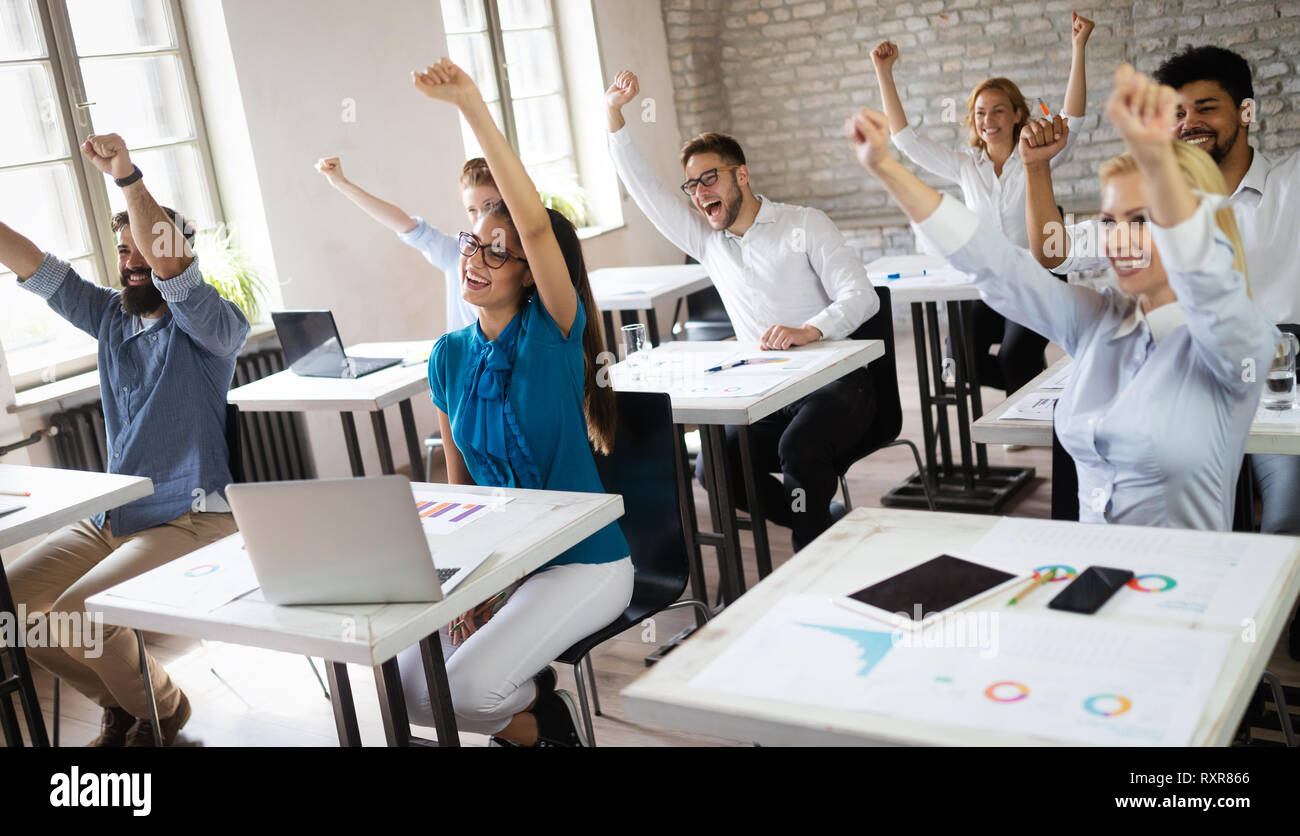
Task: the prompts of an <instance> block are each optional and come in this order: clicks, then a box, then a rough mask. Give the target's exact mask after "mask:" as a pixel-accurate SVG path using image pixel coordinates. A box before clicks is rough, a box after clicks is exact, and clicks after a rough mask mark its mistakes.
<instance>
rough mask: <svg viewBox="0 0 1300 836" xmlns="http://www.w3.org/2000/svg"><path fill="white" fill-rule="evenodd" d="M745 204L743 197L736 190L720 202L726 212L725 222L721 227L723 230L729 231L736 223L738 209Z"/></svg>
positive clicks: (738, 214) (738, 213)
mask: <svg viewBox="0 0 1300 836" xmlns="http://www.w3.org/2000/svg"><path fill="white" fill-rule="evenodd" d="M744 202H745V196H744V195H743V194H741V193H740V189H736V191H735V192H734V193H733V194H730V195H728V196H727V197H725V198H723V200H722V208H724V209H726V210H727V217H726V222H725V223H724V224H723V225H722V228H723V229H731V227H732V226H734V225H735V223H736V218H738V217H740V207H741V206H742V205H743V204H744Z"/></svg>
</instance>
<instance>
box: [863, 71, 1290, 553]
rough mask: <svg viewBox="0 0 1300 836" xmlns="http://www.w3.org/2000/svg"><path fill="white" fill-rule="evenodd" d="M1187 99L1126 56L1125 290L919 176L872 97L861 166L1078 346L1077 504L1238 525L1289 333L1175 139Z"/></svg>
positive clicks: (998, 297)
mask: <svg viewBox="0 0 1300 836" xmlns="http://www.w3.org/2000/svg"><path fill="white" fill-rule="evenodd" d="M1176 106H1177V97H1176V95H1175V93H1174V91H1173V90H1172V89H1170V88H1168V87H1161V86H1159V85H1156V84H1155V83H1153V82H1152V81H1150V80H1149V79H1147V78H1146V77H1145V76H1143V75H1141V74H1139V73H1136V72H1134V70H1133V68H1132V67H1130V66H1128V65H1127V64H1126V65H1124V66H1123V67H1121V68H1120V69H1119V71H1118V72H1117V74H1116V79H1115V92H1114V94H1113V95H1112V96H1111V99H1110V101H1109V103H1108V105H1107V115H1108V117H1109V118H1110V120H1111V122H1112V123H1113V124H1114V125H1115V127H1116V129H1117V130H1118V132H1119V134H1120V137H1121V138H1122V139H1123V140H1124V144H1125V146H1126V149H1127V150H1126V153H1125V154H1123V155H1121V156H1118V157H1115V158H1113V159H1111V160H1109V161H1107V162H1106V163H1105V164H1103V165H1102V167H1101V179H1102V215H1103V219H1104V222H1105V224H1106V225H1107V228H1108V241H1107V250H1108V254H1109V257H1110V261H1111V264H1112V266H1113V267H1114V268H1115V274H1116V276H1118V278H1119V287H1120V290H1121V291H1122V292H1118V293H1117V292H1115V291H1114V290H1113V289H1109V288H1108V289H1106V290H1104V291H1102V292H1097V291H1095V290H1092V289H1089V288H1085V287H1079V286H1072V285H1067V284H1063V283H1061V282H1059V281H1057V280H1056V279H1055V278H1054V277H1053V276H1052V274H1050V273H1048V272H1047V271H1046V270H1045V269H1043V268H1042V267H1041V266H1040V265H1039V264H1038V263H1037V262H1036V261H1035V260H1034V257H1033V256H1032V255H1030V253H1029V251H1028V250H1025V249H1022V248H1019V247H1016V246H1014V245H1012V244H1011V243H1010V242H1009V241H1007V239H1006V238H1005V237H1003V236H1002V235H999V234H998V233H997V231H996V230H995V229H993V228H992V224H991V223H990V221H989V220H988V218H987V217H986V216H985V217H981V216H979V215H976V214H975V213H973V212H971V211H970V210H969V209H967V208H965V207H963V206H962V205H961V204H959V203H957V202H956V201H955V200H952V199H951V198H948V197H943V196H941V195H940V194H939V193H938V192H936V191H935V190H934V189H932V188H930V187H929V186H927V185H925V184H924V183H922V182H921V181H920V180H918V179H917V178H916V176H915V175H913V174H912V173H911V172H909V171H907V170H906V169H905V168H903V166H902V165H901V164H899V163H898V161H897V160H895V159H894V158H893V157H891V156H890V154H889V151H888V144H889V140H888V121H887V118H886V117H885V116H884V114H881V113H877V112H874V111H868V110H864V111H862V112H861V113H860V114H858V115H857V116H855V117H853V119H851V120H850V122H849V125H848V130H849V133H850V136H851V137H852V138H853V140H854V141H855V143H856V145H857V153H858V158H859V160H860V161H861V162H862V164H863V166H864V167H865V168H866V169H867V170H868V171H869V172H871V173H872V174H873V175H875V177H876V178H877V179H879V180H880V182H881V183H882V184H883V185H884V186H885V188H886V189H887V190H888V191H889V193H890V194H891V195H892V196H893V198H894V200H895V201H897V202H898V204H899V205H900V206H901V207H902V208H903V210H904V211H905V212H906V213H907V215H908V217H909V218H911V220H912V221H913V222H914V223H916V224H918V225H919V227H920V229H921V231H922V233H923V234H925V235H926V236H927V237H928V238H929V239H930V240H931V241H933V242H934V243H935V244H936V245H937V246H938V247H939V248H940V249H941V250H942V252H943V255H944V256H945V257H947V258H948V259H949V260H950V261H951V263H952V264H953V266H954V267H956V268H957V269H959V270H963V271H965V272H968V273H971V274H972V275H974V276H975V281H976V284H977V285H978V287H979V289H980V296H981V298H982V299H983V300H984V301H985V302H987V303H988V304H989V305H990V306H991V307H992V308H993V309H994V310H997V311H998V312H999V313H1001V314H1003V315H1004V316H1007V317H1008V318H1012V319H1016V320H1018V321H1021V322H1024V323H1026V324H1027V325H1029V326H1030V327H1032V328H1034V329H1036V330H1038V331H1040V332H1041V333H1043V334H1045V335H1046V336H1047V337H1049V338H1051V339H1052V340H1054V341H1055V342H1056V343H1058V344H1059V345H1060V346H1062V347H1063V348H1064V349H1065V350H1066V351H1067V352H1068V353H1069V354H1070V355H1072V356H1073V357H1074V374H1073V377H1072V379H1071V380H1070V383H1069V384H1068V385H1067V387H1066V388H1065V391H1064V392H1063V393H1062V395H1061V399H1060V401H1059V402H1058V403H1057V407H1056V414H1055V419H1054V420H1055V424H1056V431H1057V433H1058V435H1059V436H1060V438H1061V443H1062V445H1063V446H1064V447H1065V449H1066V451H1067V452H1068V453H1069V454H1070V455H1071V456H1072V457H1073V458H1074V460H1075V462H1076V464H1077V465H1078V471H1079V507H1080V515H1079V516H1080V519H1081V520H1082V521H1083V522H1113V523H1124V524H1129V525H1155V526H1166V527H1171V528H1197V529H1217V530H1228V529H1230V528H1231V522H1232V511H1233V498H1234V491H1233V489H1232V488H1233V486H1234V485H1235V484H1236V480H1237V473H1238V471H1239V470H1240V468H1241V461H1242V456H1243V455H1244V453H1245V449H1246V438H1247V436H1248V434H1249V433H1250V424H1251V420H1252V419H1253V417H1254V414H1255V408H1256V406H1257V405H1258V403H1259V397H1260V392H1261V387H1262V373H1260V372H1259V371H1258V370H1261V369H1267V368H1268V363H1269V360H1270V358H1271V357H1272V354H1273V350H1274V346H1275V344H1276V342H1277V339H1278V333H1277V329H1276V328H1274V327H1273V325H1272V324H1271V323H1270V322H1269V321H1268V319H1267V317H1265V316H1264V314H1263V312H1262V311H1260V310H1259V308H1258V307H1257V306H1256V305H1255V304H1254V302H1253V301H1252V300H1251V298H1250V294H1249V290H1248V287H1247V283H1246V277H1245V269H1244V263H1243V259H1242V256H1241V252H1242V248H1241V241H1240V238H1239V236H1238V234H1237V226H1236V222H1235V221H1234V219H1233V216H1232V213H1231V211H1230V210H1228V209H1227V208H1226V204H1225V203H1224V202H1223V201H1224V199H1225V196H1226V192H1227V188H1226V186H1225V184H1224V181H1223V177H1222V175H1221V174H1220V173H1219V170H1218V168H1217V166H1215V165H1214V162H1213V161H1212V160H1211V159H1210V157H1209V156H1208V155H1207V154H1206V153H1205V152H1204V151H1200V150H1198V149H1196V148H1193V147H1192V146H1190V145H1187V144H1186V143H1183V142H1178V141H1176V140H1174V139H1172V138H1171V128H1172V125H1173V120H1174V114H1175V108H1176ZM1054 140H1055V142H1057V143H1061V142H1064V137H1063V136H1056V137H1054ZM1024 145H1025V146H1026V147H1027V146H1028V143H1027V142H1026V143H1024Z"/></svg>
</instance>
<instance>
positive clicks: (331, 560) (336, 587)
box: [226, 476, 492, 604]
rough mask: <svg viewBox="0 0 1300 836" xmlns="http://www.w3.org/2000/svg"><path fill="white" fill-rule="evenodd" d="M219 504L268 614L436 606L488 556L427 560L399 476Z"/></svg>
mask: <svg viewBox="0 0 1300 836" xmlns="http://www.w3.org/2000/svg"><path fill="white" fill-rule="evenodd" d="M226 498H227V499H228V500H229V502H230V509H231V511H233V512H234V515H235V522H237V523H238V524H239V530H240V533H241V534H243V537H244V545H245V547H246V548H247V549H248V557H249V560H250V561H251V562H252V564H253V571H254V572H255V573H256V574H257V580H258V582H259V583H260V584H261V586H262V596H263V597H264V598H265V599H266V600H267V601H268V602H270V603H272V604H397V603H412V602H433V601H441V600H442V597H443V595H445V594H446V593H448V592H450V591H451V590H452V589H454V588H455V587H456V585H457V584H459V583H460V582H461V581H462V580H464V579H465V578H466V577H468V576H469V575H470V573H472V572H473V571H474V570H475V569H476V568H478V566H479V565H480V564H482V563H483V561H485V560H486V559H487V558H488V557H489V556H490V555H491V554H492V549H491V548H487V547H484V546H483V545H481V544H480V543H474V542H473V541H467V542H465V544H464V545H465V547H464V548H452V547H450V546H451V545H452V543H448V544H447V545H448V546H449V547H447V548H440V549H439V551H438V554H437V555H436V560H437V565H435V563H434V561H435V555H433V554H432V553H431V552H430V548H429V540H428V538H427V536H426V535H425V532H424V529H423V528H422V527H421V525H420V516H419V512H418V511H417V510H416V502H415V495H414V494H413V493H412V491H411V483H410V482H409V481H407V480H406V478H405V477H402V476H379V477H372V478H362V479H317V480H310V481H297V482H260V483H248V484H238V485H231V486H230V487H228V488H227V489H226Z"/></svg>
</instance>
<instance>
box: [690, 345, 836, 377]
mask: <svg viewBox="0 0 1300 836" xmlns="http://www.w3.org/2000/svg"><path fill="white" fill-rule="evenodd" d="M834 356H835V349H831V348H803V349H798V350H794V351H764V350H763V349H761V348H756V347H753V346H750V347H746V348H744V349H741V350H739V351H733V352H732V353H731V354H730V355H728V356H726V357H724V358H723V359H722V360H718V361H709V362H702V363H700V366H699V370H700V371H701V372H703V373H704V374H705V375H706V376H707V377H716V376H718V375H728V376H731V375H734V376H736V377H738V378H742V379H743V378H744V377H746V376H750V375H755V374H770V373H773V372H803V371H810V370H812V369H815V368H818V367H820V366H823V365H825V364H826V363H827V362H829V361H830V359H831V358H832V357H834ZM742 360H743V361H745V365H743V366H734V365H733V364H735V363H738V362H740V361H742ZM718 366H722V367H723V368H722V370H721V371H717V372H710V371H708V369H712V368H717V367H718Z"/></svg>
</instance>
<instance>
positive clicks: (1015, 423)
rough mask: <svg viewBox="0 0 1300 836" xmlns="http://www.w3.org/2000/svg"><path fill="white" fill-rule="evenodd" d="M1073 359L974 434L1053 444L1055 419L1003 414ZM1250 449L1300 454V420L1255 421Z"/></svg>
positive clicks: (984, 439)
mask: <svg viewBox="0 0 1300 836" xmlns="http://www.w3.org/2000/svg"><path fill="white" fill-rule="evenodd" d="M1071 362H1072V360H1071V359H1070V358H1069V357H1062V358H1061V359H1060V360H1057V361H1056V362H1055V363H1053V364H1052V366H1051V367H1050V368H1049V369H1047V371H1045V372H1043V373H1042V374H1040V375H1038V377H1035V378H1034V379H1033V380H1031V381H1029V382H1028V383H1027V384H1025V386H1024V388H1022V389H1020V390H1019V391H1017V392H1016V393H1015V394H1014V395H1011V396H1010V397H1009V398H1007V399H1006V400H1005V401H1003V402H1002V403H1000V404H998V405H997V406H996V407H994V408H993V409H991V410H989V413H988V414H987V415H985V416H983V417H982V418H980V419H979V420H978V421H976V422H975V424H974V425H973V426H972V427H971V437H972V438H974V439H975V441H977V442H980V443H983V444H1023V445H1025V446H1026V447H1051V446H1052V422H1051V421H1034V420H1029V419H1025V418H1003V417H1002V416H1003V414H1005V413H1006V411H1007V410H1008V409H1010V408H1011V407H1012V406H1014V405H1015V404H1017V403H1019V402H1020V401H1021V400H1022V399H1023V398H1025V397H1026V396H1028V395H1029V394H1030V393H1031V392H1036V391H1038V390H1039V389H1040V388H1042V385H1043V384H1044V383H1046V382H1047V381H1048V380H1050V379H1051V378H1052V377H1053V376H1054V375H1055V374H1056V373H1057V372H1059V371H1062V370H1064V369H1066V368H1068V367H1069V366H1070V364H1071ZM1246 452H1247V453H1275V454H1281V455H1287V456H1300V421H1297V422H1295V423H1285V424H1274V423H1271V422H1270V423H1262V422H1258V421H1257V422H1255V423H1253V424H1251V426H1250V436H1249V437H1248V438H1247V439H1246Z"/></svg>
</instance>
